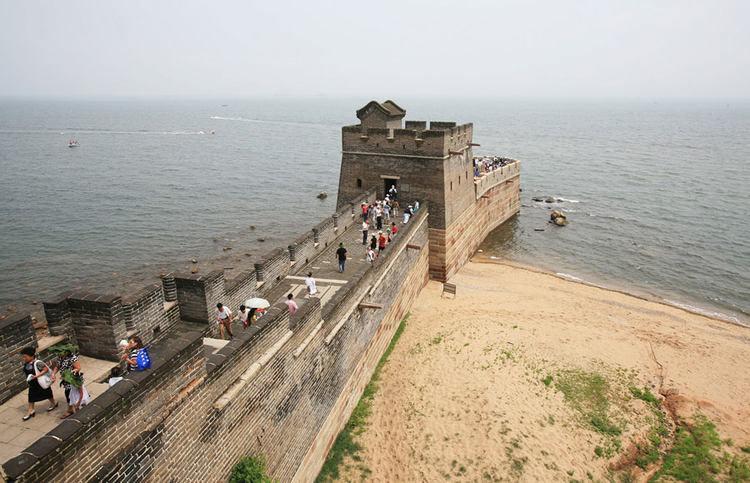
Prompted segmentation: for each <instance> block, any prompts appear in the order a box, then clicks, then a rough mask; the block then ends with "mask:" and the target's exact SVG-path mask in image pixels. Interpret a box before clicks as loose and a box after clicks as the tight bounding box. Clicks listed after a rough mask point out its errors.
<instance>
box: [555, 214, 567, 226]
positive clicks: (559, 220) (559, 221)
mask: <svg viewBox="0 0 750 483" xmlns="http://www.w3.org/2000/svg"><path fill="white" fill-rule="evenodd" d="M567 224H568V220H566V219H565V218H563V217H562V216H560V217H558V218H555V225H557V226H565V225H567Z"/></svg>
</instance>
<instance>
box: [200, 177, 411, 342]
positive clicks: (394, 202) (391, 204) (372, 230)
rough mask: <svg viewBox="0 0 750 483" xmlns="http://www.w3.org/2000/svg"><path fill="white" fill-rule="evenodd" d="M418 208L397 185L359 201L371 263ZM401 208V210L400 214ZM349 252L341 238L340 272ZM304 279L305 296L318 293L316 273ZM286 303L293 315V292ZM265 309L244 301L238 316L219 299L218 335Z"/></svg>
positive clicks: (244, 324)
mask: <svg viewBox="0 0 750 483" xmlns="http://www.w3.org/2000/svg"><path fill="white" fill-rule="evenodd" d="M419 208H420V205H419V200H415V201H414V202H413V203H408V204H407V205H406V207H405V208H403V210H402V209H401V207H400V205H399V201H398V190H397V189H396V187H395V186H391V188H390V189H389V190H388V192H387V193H386V194H385V196H384V198H383V199H382V200H378V199H376V200H374V201H372V202H370V203H367V202H363V203H362V204H361V205H360V209H361V219H362V226H361V230H362V245H363V246H364V247H365V259H366V260H367V261H368V262H369V263H374V262H375V260H376V259H377V258H378V256H380V254H381V253H382V252H383V251H385V250H386V248H387V247H388V245H389V244H390V243H391V242H392V241H393V239H394V237H395V236H396V235H397V234H398V232H399V224H398V222H399V221H400V222H401V223H402V224H407V223H409V220H410V218H411V217H412V216H413V215H414V214H415V213H416V212H417V211H419ZM399 212H402V213H401V217H399ZM348 255H349V251H348V250H347V249H346V247H345V246H344V243H343V242H340V243H339V244H338V247H337V248H336V250H335V252H334V258H335V259H336V262H337V264H338V272H339V273H344V272H345V271H346V260H347V259H348V258H349V256H348ZM304 281H305V297H306V298H309V297H317V296H318V288H317V282H316V280H315V277H313V273H312V272H308V273H307V276H306V277H305V279H304ZM254 300H263V299H254ZM248 302H250V301H246V302H245V303H248ZM266 303H267V302H266ZM284 303H285V304H286V306H287V307H288V309H289V315H294V314H295V313H296V312H297V310H299V306H298V305H297V302H296V301H295V300H294V294H293V293H289V294H287V296H286V299H285V300H284ZM264 313H265V310H264V309H263V308H254V307H246V306H245V305H244V304H243V305H240V307H239V312H238V315H237V316H235V315H234V314H233V313H232V310H231V309H230V308H229V307H226V306H225V305H224V304H223V303H221V302H219V303H217V304H216V311H215V313H214V319H215V322H216V326H217V328H218V331H219V337H221V338H222V339H224V338H225V335H224V334H225V333H226V334H227V335H228V336H229V339H231V338H232V337H234V333H233V332H232V323H233V322H235V321H237V320H239V321H241V322H242V327H243V329H247V328H248V327H250V326H251V325H253V323H255V321H256V320H257V319H258V318H259V317H260V316H262V315H263V314H264Z"/></svg>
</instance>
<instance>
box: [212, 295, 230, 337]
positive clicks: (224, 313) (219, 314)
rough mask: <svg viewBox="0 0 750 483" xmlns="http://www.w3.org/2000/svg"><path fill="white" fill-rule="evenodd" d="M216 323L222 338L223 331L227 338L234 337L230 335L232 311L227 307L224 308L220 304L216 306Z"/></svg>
mask: <svg viewBox="0 0 750 483" xmlns="http://www.w3.org/2000/svg"><path fill="white" fill-rule="evenodd" d="M216 323H217V324H219V335H220V336H221V338H222V339H223V338H224V329H226V330H227V333H228V334H229V338H230V339H231V338H232V337H234V334H232V311H231V310H229V307H224V305H222V303H221V302H219V303H218V304H216Z"/></svg>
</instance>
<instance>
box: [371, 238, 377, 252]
mask: <svg viewBox="0 0 750 483" xmlns="http://www.w3.org/2000/svg"><path fill="white" fill-rule="evenodd" d="M370 249H371V250H372V251H375V250H377V249H378V237H376V236H375V235H373V236H372V237H370Z"/></svg>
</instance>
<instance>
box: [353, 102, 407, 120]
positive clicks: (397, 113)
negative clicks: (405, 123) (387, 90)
mask: <svg viewBox="0 0 750 483" xmlns="http://www.w3.org/2000/svg"><path fill="white" fill-rule="evenodd" d="M373 110H378V111H381V112H382V113H383V114H385V115H386V116H388V117H391V118H398V119H401V118H402V117H404V116H405V115H406V111H405V110H404V109H403V108H401V107H400V106H399V105H398V104H396V103H395V102H393V101H391V100H390V99H389V100H387V101H385V102H383V103H380V102H378V101H374V100H373V101H370V102H368V103H367V104H365V105H364V106H363V107H362V108H361V109H358V110H357V117H358V118H359V119H362V116H364V115H366V114H367V113H369V112H372V111H373Z"/></svg>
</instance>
